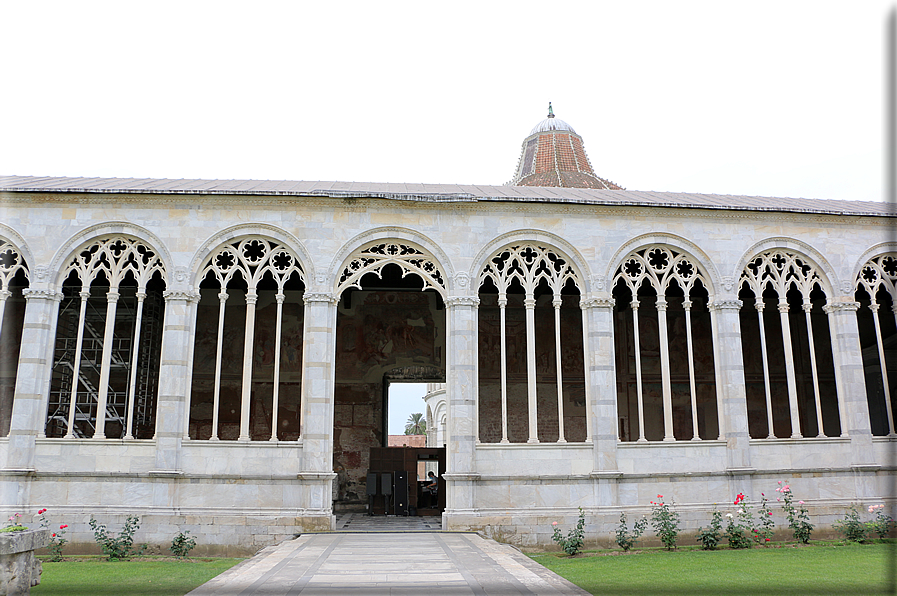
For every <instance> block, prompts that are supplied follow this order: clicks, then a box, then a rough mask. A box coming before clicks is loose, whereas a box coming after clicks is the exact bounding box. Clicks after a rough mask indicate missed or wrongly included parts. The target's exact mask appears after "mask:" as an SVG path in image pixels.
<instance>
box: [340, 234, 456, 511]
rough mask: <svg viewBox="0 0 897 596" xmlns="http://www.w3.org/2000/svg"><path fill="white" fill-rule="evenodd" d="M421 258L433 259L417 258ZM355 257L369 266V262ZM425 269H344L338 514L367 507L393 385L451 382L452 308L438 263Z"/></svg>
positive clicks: (383, 249) (390, 248)
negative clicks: (446, 299)
mask: <svg viewBox="0 0 897 596" xmlns="http://www.w3.org/2000/svg"><path fill="white" fill-rule="evenodd" d="M372 249H374V250H375V252H374V254H375V255H391V254H396V253H397V252H398V253H402V252H405V253H406V254H411V253H408V251H409V250H416V249H413V248H410V247H407V246H403V245H399V244H395V245H390V244H383V245H378V246H374V247H371V248H369V249H365V251H369V250H372ZM365 251H360V252H361V253H364V252H365ZM421 257H423V259H424V260H426V259H427V257H426V256H425V255H418V256H417V257H416V258H417V259H418V260H419V261H420V260H421ZM356 260H357V261H358V262H359V264H360V265H361V266H362V267H363V268H364V267H367V266H368V265H369V264H370V263H369V262H366V260H365V258H359V259H356ZM354 262H355V261H353V263H354ZM423 265H424V266H421V267H407V266H405V265H404V263H402V262H395V261H394V260H392V259H383V260H381V261H379V263H376V267H370V268H369V269H368V271H367V272H364V271H357V270H353V271H357V272H358V273H361V275H357V274H355V273H353V271H350V267H351V265H350V267H347V269H346V272H344V277H343V281H345V282H348V283H345V284H341V286H342V287H341V288H340V290H341V292H340V295H339V303H338V305H337V318H336V354H335V358H334V362H335V379H334V417H333V420H334V426H333V470H334V472H335V473H336V475H337V478H336V481H335V483H334V489H333V510H334V512H335V513H340V512H351V511H356V512H362V511H365V510H366V508H367V504H368V498H367V493H366V480H367V478H366V475H367V472H368V470H369V466H370V450H371V449H372V448H382V447H385V446H386V440H387V434H386V422H385V417H386V415H387V408H386V403H385V402H386V386H387V384H388V383H389V382H391V381H398V380H417V381H422V382H425V381H430V382H444V381H445V367H446V365H445V355H446V316H445V304H444V302H443V298H442V295H441V293H440V292H439V291H437V287H438V288H439V289H440V290H441V289H442V284H441V281H442V280H443V279H444V277H443V276H442V273H441V272H440V271H439V270H438V268H436V267H435V265H434V264H433V263H432V262H429V263H424V264H423ZM427 266H429V267H427ZM421 406H422V409H423V407H424V404H423V403H422V404H421Z"/></svg>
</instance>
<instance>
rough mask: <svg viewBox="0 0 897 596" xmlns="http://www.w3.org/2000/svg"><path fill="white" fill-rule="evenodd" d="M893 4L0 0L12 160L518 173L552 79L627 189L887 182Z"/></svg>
mask: <svg viewBox="0 0 897 596" xmlns="http://www.w3.org/2000/svg"><path fill="white" fill-rule="evenodd" d="M894 4H895V2H894V1H893V0H864V1H863V2H846V1H837V2H820V1H807V2H800V1H789V2H780V1H775V2H764V1H755V2H750V3H748V2H737V3H736V2H716V1H714V2H689V1H676V2H668V1H662V2H648V1H644V2H638V1H632V2H597V1H595V2H593V1H582V2H563V1H558V0H554V1H552V0H541V1H538V2H523V1H509V2H481V1H480V2H462V1H453V2H450V3H449V2H407V3H404V2H401V3H400V2H389V3H382V2H315V3H312V2H252V3H249V2H245V3H236V2H182V1H178V2H160V1H154V2H136V1H135V2H108V3H100V2H58V3H48V2H39V1H38V2H18V1H12V0H9V1H5V0H0V27H2V30H0V76H2V80H3V90H2V93H0V118H2V125H0V174H4V175H9V174H17V175H51V176H118V177H156V178H254V179H288V180H344V181H377V182H381V181H382V182H429V183H440V182H442V183H465V184H466V183H476V184H503V183H505V182H506V181H507V180H509V179H510V178H511V176H512V174H513V172H514V169H515V166H516V165H517V159H518V156H519V152H520V143H521V142H522V140H523V138H524V137H525V136H526V135H527V134H528V133H529V131H530V129H531V128H532V127H533V126H534V125H535V124H536V123H537V122H539V121H540V120H541V119H543V118H544V117H545V115H546V106H547V104H548V102H549V101H552V102H553V104H554V107H555V112H556V114H557V116H558V117H559V118H561V119H563V120H566V121H567V122H568V123H570V124H571V125H572V126H573V127H574V128H575V129H576V131H577V132H578V133H579V134H581V135H582V136H583V138H584V140H585V143H586V148H587V150H588V152H589V156H590V159H591V161H592V164H593V166H594V167H595V169H596V170H597V173H598V174H599V175H600V176H603V177H605V178H608V179H610V180H613V181H615V182H617V183H618V184H621V185H622V186H624V187H626V188H628V189H633V190H659V191H690V192H712V193H721V194H748V195H763V196H789V197H812V198H829V199H857V200H883V198H884V197H883V188H884V172H885V168H884V165H885V164H884V160H885V158H884V155H883V153H884V151H883V148H884V142H885V140H884V122H885V120H884V114H885V109H886V108H885V105H884V103H885V102H884V91H883V89H884V69H885V66H884V64H885V61H884V51H885V50H884V47H885V46H884V32H885V18H886V15H887V14H888V12H889V11H890V10H893V9H894Z"/></svg>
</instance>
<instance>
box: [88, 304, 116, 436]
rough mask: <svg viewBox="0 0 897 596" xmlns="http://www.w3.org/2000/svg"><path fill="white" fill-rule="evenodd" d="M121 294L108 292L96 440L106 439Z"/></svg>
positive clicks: (101, 358) (94, 434)
mask: <svg viewBox="0 0 897 596" xmlns="http://www.w3.org/2000/svg"><path fill="white" fill-rule="evenodd" d="M119 296H120V294H119V293H118V292H117V291H115V290H109V291H108V292H106V327H105V330H104V332H103V353H102V355H101V356H100V386H99V387H98V388H97V389H98V390H99V396H98V397H97V423H96V427H95V431H94V433H93V438H94V439H105V438H106V404H107V403H108V400H109V368H110V367H111V365H112V343H113V342H114V341H115V311H116V309H117V308H118V298H119Z"/></svg>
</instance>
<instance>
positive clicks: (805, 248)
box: [733, 237, 838, 298]
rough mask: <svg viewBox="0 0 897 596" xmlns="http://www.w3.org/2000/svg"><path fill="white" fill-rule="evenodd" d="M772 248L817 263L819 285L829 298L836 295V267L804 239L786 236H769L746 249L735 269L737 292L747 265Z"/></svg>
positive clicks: (734, 277)
mask: <svg viewBox="0 0 897 596" xmlns="http://www.w3.org/2000/svg"><path fill="white" fill-rule="evenodd" d="M770 250H785V251H791V252H794V253H796V254H797V255H798V256H800V257H803V258H804V259H807V260H808V261H809V262H810V264H811V265H815V266H816V268H817V270H818V271H817V272H818V273H819V285H820V286H821V288H822V291H823V292H825V295H826V296H827V297H829V298H831V297H833V296H835V295H836V294H835V289H836V288H837V286H836V282H837V280H838V275H837V273H835V270H834V268H833V267H832V266H831V265H830V264H829V262H828V260H826V258H825V257H823V256H822V253H820V252H819V251H818V250H816V249H815V248H813V247H812V246H810V245H809V244H807V243H806V242H803V241H802V240H797V239H795V238H786V237H775V238H767V239H765V240H761V241H760V242H757V243H756V244H754V245H753V246H751V247H750V248H749V249H748V250H746V251H745V252H744V253H743V254H742V255H741V257H740V258H739V259H738V262H737V264H736V267H735V270H734V271H733V279H735V280H736V281H735V286H736V289H735V291H736V293H737V292H738V291H739V288H740V285H741V276H742V274H743V273H744V269H745V267H747V265H748V263H750V262H751V261H752V260H753V259H755V258H756V257H757V256H759V255H760V254H761V253H763V252H766V251H770Z"/></svg>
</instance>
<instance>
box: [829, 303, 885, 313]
mask: <svg viewBox="0 0 897 596" xmlns="http://www.w3.org/2000/svg"><path fill="white" fill-rule="evenodd" d="M876 306H878V305H877V304H876ZM869 307H870V308H871V307H872V305H871V304H870V305H869ZM859 308H860V303H859V302H831V303H829V304H826V305H825V306H823V307H822V311H823V312H824V313H825V314H827V315H830V314H832V313H842V312H856V311H857V310H858V309H859Z"/></svg>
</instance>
